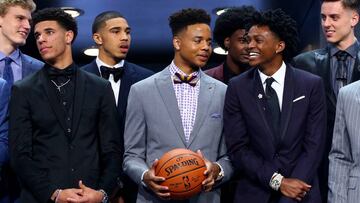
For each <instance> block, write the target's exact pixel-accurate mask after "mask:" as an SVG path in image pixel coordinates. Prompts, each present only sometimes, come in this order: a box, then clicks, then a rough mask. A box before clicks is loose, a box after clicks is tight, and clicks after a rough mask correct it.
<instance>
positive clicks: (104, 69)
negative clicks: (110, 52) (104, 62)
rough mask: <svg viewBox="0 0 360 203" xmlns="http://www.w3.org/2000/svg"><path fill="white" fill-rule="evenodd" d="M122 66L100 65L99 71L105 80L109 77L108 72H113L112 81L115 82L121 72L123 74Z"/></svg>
mask: <svg viewBox="0 0 360 203" xmlns="http://www.w3.org/2000/svg"><path fill="white" fill-rule="evenodd" d="M123 70H124V69H123V68H122V67H120V68H109V67H106V66H100V71H101V77H103V78H105V79H106V80H108V79H109V77H110V74H113V76H114V81H115V82H117V81H119V80H120V78H121V76H122V74H123Z"/></svg>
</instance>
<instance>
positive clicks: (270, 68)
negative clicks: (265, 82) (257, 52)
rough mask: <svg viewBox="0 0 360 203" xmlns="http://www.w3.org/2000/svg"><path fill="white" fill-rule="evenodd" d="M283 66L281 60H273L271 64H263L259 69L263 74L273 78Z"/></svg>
mask: <svg viewBox="0 0 360 203" xmlns="http://www.w3.org/2000/svg"><path fill="white" fill-rule="evenodd" d="M281 65H282V59H281V60H272V61H270V62H269V63H266V64H262V65H260V66H259V69H260V71H261V72H262V73H264V74H265V75H267V76H272V75H274V73H276V71H278V70H279V69H280V67H281Z"/></svg>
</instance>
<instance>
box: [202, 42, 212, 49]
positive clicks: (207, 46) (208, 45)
mask: <svg viewBox="0 0 360 203" xmlns="http://www.w3.org/2000/svg"><path fill="white" fill-rule="evenodd" d="M211 48H212V47H211V43H209V42H207V41H205V40H204V42H203V46H202V50H205V51H209V50H211Z"/></svg>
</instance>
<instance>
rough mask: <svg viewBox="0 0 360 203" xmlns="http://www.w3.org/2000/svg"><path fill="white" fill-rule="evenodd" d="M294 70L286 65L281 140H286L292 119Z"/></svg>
mask: <svg viewBox="0 0 360 203" xmlns="http://www.w3.org/2000/svg"><path fill="white" fill-rule="evenodd" d="M293 74H294V70H293V69H292V68H291V67H290V66H289V65H286V73H285V81H284V93H283V102H282V110H281V123H280V138H281V139H282V138H284V136H285V134H286V130H287V127H288V124H289V121H290V118H291V112H292V105H293V98H294V76H293Z"/></svg>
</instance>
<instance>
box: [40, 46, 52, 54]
mask: <svg viewBox="0 0 360 203" xmlns="http://www.w3.org/2000/svg"><path fill="white" fill-rule="evenodd" d="M49 49H50V47H40V53H44V52H47V51H48V50H49Z"/></svg>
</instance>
